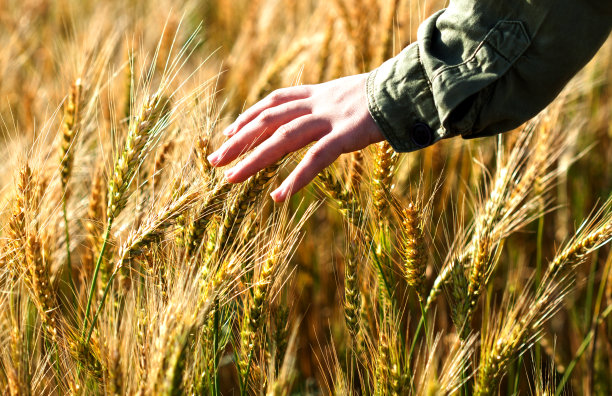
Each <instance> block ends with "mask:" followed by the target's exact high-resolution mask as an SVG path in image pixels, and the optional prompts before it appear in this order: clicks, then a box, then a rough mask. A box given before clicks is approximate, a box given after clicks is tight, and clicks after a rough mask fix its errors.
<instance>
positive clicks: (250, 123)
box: [208, 74, 384, 202]
mask: <svg viewBox="0 0 612 396" xmlns="http://www.w3.org/2000/svg"><path fill="white" fill-rule="evenodd" d="M366 78H367V74H359V75H355V76H350V77H344V78H341V79H338V80H333V81H329V82H326V83H323V84H316V85H300V86H296V87H290V88H283V89H279V90H277V91H274V92H273V93H271V94H270V95H268V96H267V97H266V98H264V99H262V100H261V101H260V102H258V103H256V104H255V105H253V106H252V107H251V108H249V109H248V110H247V111H245V112H244V113H243V114H241V115H240V116H239V117H238V118H237V119H236V121H234V122H233V123H232V124H231V125H229V126H228V127H227V128H226V129H225V130H224V131H223V134H224V135H226V136H228V139H227V140H226V141H225V143H223V145H222V146H221V147H220V148H219V149H218V150H217V151H215V152H214V153H212V154H211V155H210V156H208V161H209V162H210V163H211V164H212V166H215V167H219V166H225V165H228V164H230V163H231V162H233V161H234V160H235V159H236V158H238V157H239V156H241V155H242V154H244V153H246V152H249V154H247V155H246V156H245V157H244V158H243V159H242V160H241V161H239V162H238V163H237V164H236V165H234V166H232V167H231V168H230V169H228V170H226V171H225V177H226V178H227V180H228V181H229V182H231V183H240V182H243V181H245V180H246V179H248V178H249V177H250V176H252V175H254V174H255V173H257V172H258V171H259V170H261V169H263V168H265V167H266V166H269V165H272V164H273V163H275V162H277V161H278V160H279V159H281V158H282V157H283V156H285V155H286V154H289V153H292V152H294V151H297V150H299V149H301V148H303V147H305V146H307V145H308V144H310V143H312V142H315V143H314V144H313V145H312V146H311V147H310V148H309V149H308V151H307V152H306V154H305V155H304V158H303V159H302V160H301V161H300V163H299V164H298V165H297V166H296V167H295V169H294V170H293V172H291V174H290V175H289V176H288V177H287V178H286V179H285V180H284V181H283V182H282V183H281V185H280V186H279V187H278V188H277V189H276V190H274V191H273V192H272V193H271V194H270V195H271V196H272V199H273V200H274V201H276V202H282V201H284V200H285V199H287V198H289V197H291V196H292V195H293V194H295V193H296V192H297V191H299V190H301V189H302V188H304V187H305V186H306V185H308V184H309V183H310V182H311V181H312V180H313V179H314V178H315V177H316V176H317V174H319V172H321V171H322V170H323V169H325V168H327V167H328V166H329V165H331V163H332V162H334V161H335V160H336V159H337V158H338V157H339V156H340V155H341V154H344V153H350V152H353V151H357V150H361V149H363V148H365V147H367V146H369V145H370V144H373V143H377V142H380V141H382V140H383V139H384V137H383V135H382V133H381V132H380V129H379V128H378V126H377V125H376V123H375V122H374V120H373V119H372V116H371V115H370V112H369V111H368V106H367V98H366V89H365V85H366Z"/></svg>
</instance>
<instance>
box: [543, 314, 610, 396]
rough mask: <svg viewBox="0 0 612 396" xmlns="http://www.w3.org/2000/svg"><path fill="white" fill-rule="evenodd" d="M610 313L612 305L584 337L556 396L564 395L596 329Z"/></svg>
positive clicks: (558, 387)
mask: <svg viewBox="0 0 612 396" xmlns="http://www.w3.org/2000/svg"><path fill="white" fill-rule="evenodd" d="M610 312H612V305H610V306H608V308H606V310H605V311H603V312H602V313H601V316H599V318H597V324H596V325H595V326H593V328H591V330H590V331H589V332H588V333H587V335H586V336H585V337H584V340H582V344H580V347H579V348H578V351H576V356H575V357H574V359H573V360H572V361H571V362H570V364H569V365H568V366H567V369H566V370H565V374H564V375H563V379H561V382H560V383H559V385H557V389H556V390H555V396H560V395H561V394H562V393H563V388H564V387H565V384H566V383H567V381H569V378H570V376H571V375H572V371H573V370H574V368H575V367H576V365H577V364H578V361H580V358H581V357H582V355H583V354H584V352H585V351H586V350H587V348H588V346H589V344H590V343H591V341H592V340H593V336H594V335H595V328H596V327H597V326H598V325H599V324H600V323H601V322H603V321H604V320H605V319H606V318H607V317H608V315H610Z"/></svg>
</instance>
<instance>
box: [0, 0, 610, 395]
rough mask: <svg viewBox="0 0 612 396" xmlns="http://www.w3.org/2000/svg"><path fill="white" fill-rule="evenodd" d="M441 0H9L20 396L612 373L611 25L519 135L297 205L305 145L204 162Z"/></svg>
mask: <svg viewBox="0 0 612 396" xmlns="http://www.w3.org/2000/svg"><path fill="white" fill-rule="evenodd" d="M443 3H444V2H440V1H415V0H388V1H384V0H334V1H318V0H308V1H296V0H251V1H246V0H200V1H183V2H171V1H157V2H153V1H144V0H137V1H130V2H124V1H115V0H110V1H103V2H95V1H88V0H85V1H77V0H57V1H44V0H36V1H35V0H22V1H13V0H0V44H1V46H0V140H1V143H0V153H1V154H0V155H1V156H2V162H1V163H0V198H1V205H2V206H1V207H0V209H1V212H0V213H1V217H0V219H1V220H0V224H1V229H0V252H1V253H0V263H1V264H2V269H1V271H2V273H1V275H0V276H1V279H0V282H1V285H2V292H3V293H2V295H1V296H0V306H1V307H2V309H1V311H2V312H1V313H0V337H1V338H0V341H1V345H2V348H1V349H0V359H1V364H0V387H1V388H2V392H3V393H5V394H8V393H10V394H32V395H37V394H66V393H68V394H71V393H74V394H136V393H138V394H228V395H231V394H339V395H340V394H427V395H434V394H498V393H499V394H513V393H516V392H519V393H520V394H537V395H544V394H561V393H562V392H563V393H564V394H598V395H609V394H612V385H611V384H610V380H609V378H610V377H611V376H612V327H611V326H612V318H611V317H609V316H608V315H609V313H610V310H611V309H612V308H610V307H612V270H611V269H612V254H611V251H610V246H609V244H607V242H609V241H610V237H611V236H612V212H611V209H612V201H611V199H612V198H611V197H612V195H611V192H612V84H611V81H612V42H611V41H610V39H608V41H607V42H606V43H605V44H604V46H603V47H602V48H601V49H600V51H599V52H598V53H597V55H596V56H595V58H594V59H593V60H592V61H591V62H590V63H589V64H588V65H587V66H586V67H585V68H584V69H583V70H582V71H581V72H580V74H579V75H577V76H576V77H575V78H574V80H572V82H571V83H570V84H569V85H568V86H567V87H566V89H565V90H564V91H563V93H562V94H561V95H560V96H559V97H558V98H557V99H556V100H555V102H553V103H552V104H551V105H550V106H549V107H548V108H547V109H546V110H544V111H543V112H542V114H540V115H539V116H538V117H536V119H534V120H531V121H529V122H528V123H526V125H524V126H522V127H521V128H518V129H517V130H516V131H511V132H508V133H505V134H503V135H502V136H500V137H499V138H497V137H492V138H483V139H475V140H463V139H461V138H454V139H450V140H445V141H441V142H439V143H437V144H435V145H434V146H431V147H429V148H427V149H425V150H422V151H419V152H415V153H409V154H396V153H393V152H392V150H390V149H389V147H388V146H385V145H384V144H383V145H377V146H376V147H370V148H368V149H367V150H364V152H363V153H361V155H356V154H351V155H345V156H344V157H342V158H340V159H339V160H338V161H337V162H336V163H335V164H334V165H333V166H332V167H330V169H328V171H327V172H326V173H325V174H324V175H323V176H322V177H320V178H319V179H317V181H316V182H315V183H313V184H312V185H311V186H309V187H308V188H306V189H305V190H304V191H303V192H301V193H299V194H297V195H296V196H295V197H294V198H293V199H292V200H291V202H290V203H289V204H288V205H287V206H281V205H274V204H273V203H272V201H271V200H270V199H269V197H268V195H267V193H264V192H266V191H268V189H269V188H270V186H273V185H275V183H276V184H277V183H278V180H277V179H278V177H277V176H276V175H277V173H278V176H279V177H281V178H282V177H283V176H285V175H286V174H287V172H288V171H289V170H290V169H291V168H292V166H294V164H295V163H296V161H298V160H299V153H298V154H297V155H296V156H294V157H291V158H288V159H287V160H286V161H285V162H284V163H283V164H282V166H280V167H279V168H278V169H277V168H273V169H268V170H267V172H268V174H260V175H259V176H258V178H253V179H252V180H251V182H250V184H249V183H247V184H245V185H239V186H228V185H226V184H224V182H223V180H222V177H221V175H222V172H221V171H215V170H212V169H210V167H209V166H208V165H207V163H206V160H205V159H204V158H205V155H206V153H207V152H210V150H211V149H212V148H214V147H218V145H219V144H220V142H221V141H222V136H221V134H220V131H221V130H222V129H223V128H224V127H225V126H227V125H228V124H229V123H230V122H231V121H233V119H234V118H235V117H236V116H237V115H238V114H240V113H241V111H243V110H244V109H245V108H246V107H248V106H249V105H252V104H253V103H255V102H257V101H258V100H259V99H262V98H263V97H265V96H266V95H267V94H269V93H271V92H272V91H273V90H275V89H277V88H281V87H284V86H289V85H294V84H314V83H318V82H324V81H328V80H330V79H335V78H339V77H342V76H346V75H352V74H356V73H362V72H367V71H370V70H372V69H374V68H375V67H377V66H378V65H380V64H381V63H382V62H383V61H384V60H385V59H388V58H389V57H391V56H393V55H395V54H397V53H398V52H399V51H400V50H401V48H403V47H405V46H406V45H407V44H409V43H410V42H412V41H413V40H415V39H416V30H417V28H418V25H419V23H420V22H421V21H423V20H424V19H425V18H427V17H428V16H429V15H431V14H432V13H433V12H435V11H436V10H438V9H440V8H441V7H443V6H444V4H443ZM568 51H571V49H568ZM130 139H131V140H130ZM139 139H140V140H139ZM126 142H132V144H133V146H130V145H129V144H126ZM138 142H140V143H138ZM130 147H132V151H131V152H130V151H129V149H130ZM58 152H59V154H58ZM122 153H123V154H122ZM122 156H123V157H122ZM118 158H119V159H118ZM121 158H125V159H126V161H125V163H126V164H127V165H126V167H124V168H122V166H121V161H120V159H121ZM122 172H123V173H122ZM356 175H357V176H358V175H361V176H362V177H357V176H356ZM270 179H271V180H270ZM113 188H114V190H113ZM109 190H110V192H109ZM113 191H114V192H113ZM113 194H115V195H113ZM113 203H114V204H117V206H112V204H113ZM111 206H112V208H111ZM411 216H412V217H411ZM587 219H589V221H590V223H589V224H588V226H587V227H581V225H582V224H583V222H584V221H585V220H587ZM106 230H109V232H108V233H107V235H106V238H105V231H106ZM589 238H590V239H589ZM104 242H106V244H105V245H103V244H104ZM102 246H104V247H102ZM572 248H573V249H574V250H572ZM474 252H475V253H476V254H474ZM415 263H417V264H418V265H417V264H415ZM479 265H481V266H483V268H482V272H481V273H478V270H477V268H478V266H479ZM419 266H420V267H419ZM457 268H461V269H460V270H457ZM115 270H116V271H115ZM94 274H95V275H94ZM107 286H108V288H107ZM105 290H106V292H107V293H108V295H107V294H105ZM428 299H429V300H428ZM88 307H89V309H88ZM530 308H533V309H532V310H530ZM94 317H95V319H94ZM496 346H497V347H498V348H501V349H496ZM496 357H497V358H499V360H496Z"/></svg>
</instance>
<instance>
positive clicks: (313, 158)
mask: <svg viewBox="0 0 612 396" xmlns="http://www.w3.org/2000/svg"><path fill="white" fill-rule="evenodd" d="M306 155H307V156H308V160H309V161H310V162H318V161H320V160H321V159H322V158H323V157H324V156H325V147H324V146H313V147H312V148H311V149H310V150H308V152H307V153H306Z"/></svg>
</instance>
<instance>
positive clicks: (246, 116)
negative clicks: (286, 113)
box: [223, 85, 310, 136]
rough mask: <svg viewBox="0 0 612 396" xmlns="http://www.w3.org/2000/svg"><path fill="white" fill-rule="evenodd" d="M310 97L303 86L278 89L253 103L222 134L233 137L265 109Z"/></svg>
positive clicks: (307, 90)
mask: <svg viewBox="0 0 612 396" xmlns="http://www.w3.org/2000/svg"><path fill="white" fill-rule="evenodd" d="M309 95H310V88H309V87H308V86H305V85H300V86H296V87H289V88H283V89H278V90H276V91H274V92H272V93H271V94H269V95H268V96H266V97H265V98H263V99H262V100H260V101H259V102H257V103H255V104H254V105H253V106H251V107H250V108H249V109H248V110H246V111H245V112H244V113H242V114H241V115H240V116H239V117H238V118H237V119H236V121H234V122H233V123H231V124H230V125H229V126H228V127H227V128H225V130H224V131H223V134H224V135H226V136H233V135H235V134H236V133H237V132H238V131H239V130H240V129H241V128H243V127H244V126H245V125H247V124H248V123H249V122H251V121H253V120H254V119H255V118H256V117H257V116H259V114H260V113H261V112H262V111H264V110H265V109H268V108H271V107H275V106H278V105H281V104H283V103H287V102H290V101H292V100H299V99H305V98H307V97H308V96H309Z"/></svg>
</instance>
